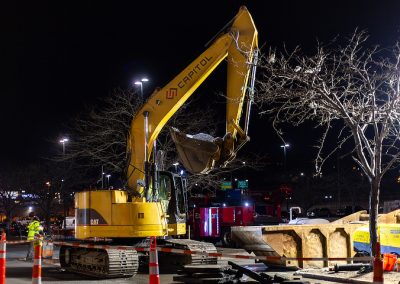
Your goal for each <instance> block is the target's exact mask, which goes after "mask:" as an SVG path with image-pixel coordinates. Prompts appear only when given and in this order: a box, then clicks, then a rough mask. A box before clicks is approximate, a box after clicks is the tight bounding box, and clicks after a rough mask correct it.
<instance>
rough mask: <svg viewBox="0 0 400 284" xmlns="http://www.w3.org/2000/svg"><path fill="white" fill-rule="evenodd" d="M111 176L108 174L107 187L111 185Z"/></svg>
mask: <svg viewBox="0 0 400 284" xmlns="http://www.w3.org/2000/svg"><path fill="white" fill-rule="evenodd" d="M110 177H111V175H110V174H108V175H106V178H107V187H110Z"/></svg>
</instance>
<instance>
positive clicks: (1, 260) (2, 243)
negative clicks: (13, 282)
mask: <svg viewBox="0 0 400 284" xmlns="http://www.w3.org/2000/svg"><path fill="white" fill-rule="evenodd" d="M5 283H6V233H4V232H3V233H1V240H0V284H5Z"/></svg>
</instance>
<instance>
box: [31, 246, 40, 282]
mask: <svg viewBox="0 0 400 284" xmlns="http://www.w3.org/2000/svg"><path fill="white" fill-rule="evenodd" d="M34 251H35V254H34V257H33V267H32V284H42V241H41V240H40V239H39V240H36V241H35V242H34Z"/></svg>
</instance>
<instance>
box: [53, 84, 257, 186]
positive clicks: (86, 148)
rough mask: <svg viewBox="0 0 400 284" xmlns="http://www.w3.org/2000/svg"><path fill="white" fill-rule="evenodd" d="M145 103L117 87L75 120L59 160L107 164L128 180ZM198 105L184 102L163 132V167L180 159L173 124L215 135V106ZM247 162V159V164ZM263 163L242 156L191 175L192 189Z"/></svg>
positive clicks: (160, 142)
mask: <svg viewBox="0 0 400 284" xmlns="http://www.w3.org/2000/svg"><path fill="white" fill-rule="evenodd" d="M142 103H143V102H142V101H141V100H140V96H138V95H137V94H136V93H135V92H132V91H130V90H121V89H118V90H116V91H115V92H114V93H113V94H112V95H111V96H109V97H107V98H106V99H104V100H103V101H101V103H100V104H99V105H97V106H95V107H94V108H93V109H92V110H91V111H90V112H88V115H86V116H83V117H80V118H78V119H76V120H74V121H73V123H72V125H71V135H72V139H70V141H69V144H68V151H66V152H65V155H62V156H61V155H60V157H58V160H59V161H62V160H75V161H77V163H79V164H81V165H86V166H89V167H97V168H99V169H100V168H101V167H102V166H104V167H106V168H107V170H111V171H113V172H114V173H116V174H119V175H120V176H121V178H122V179H124V178H125V170H126V165H127V163H128V162H129V157H127V155H126V145H127V144H126V142H127V139H128V132H129V129H130V124H131V121H132V119H133V118H134V116H135V115H136V113H137V112H138V111H139V109H140V106H141V105H142ZM196 106H197V101H196V100H195V99H194V100H193V99H192V100H191V101H190V102H187V103H186V104H185V105H183V106H182V107H181V108H180V110H179V111H178V112H177V113H176V114H175V115H174V116H173V117H172V118H171V119H170V121H169V122H168V124H167V126H166V127H164V129H163V130H162V131H161V133H160V134H159V136H158V139H157V150H158V152H159V153H158V155H159V156H161V157H162V158H161V159H158V162H159V164H160V167H159V168H160V169H164V170H167V169H169V168H172V164H173V163H174V162H176V161H178V157H177V152H176V149H175V146H174V142H173V140H172V139H171V136H170V132H169V127H171V126H173V127H175V128H178V129H179V130H181V131H182V132H184V133H188V134H195V133H200V132H204V133H208V134H210V135H213V136H215V133H216V132H217V128H218V124H217V123H215V122H214V121H215V114H214V113H213V111H212V109H209V108H208V109H207V110H204V109H203V108H198V107H196ZM211 122H212V123H211ZM223 122H224V123H225V121H223ZM243 161H246V163H245V165H244V164H243ZM261 165H262V159H261V158H260V157H251V159H245V158H238V159H237V161H236V162H234V163H232V164H231V165H229V166H228V167H227V168H224V169H222V168H218V169H215V170H214V171H213V172H212V173H210V174H208V175H189V183H188V185H189V190H190V189H191V187H192V186H194V185H195V184H197V185H198V186H199V185H202V186H207V187H214V188H217V187H219V184H220V182H221V180H222V176H223V175H224V174H226V172H227V171H231V170H234V169H239V168H243V167H244V166H246V167H252V168H259V167H260V166H261Z"/></svg>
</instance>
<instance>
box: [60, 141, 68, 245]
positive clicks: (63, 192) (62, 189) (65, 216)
mask: <svg viewBox="0 0 400 284" xmlns="http://www.w3.org/2000/svg"><path fill="white" fill-rule="evenodd" d="M68 141H69V139H68V138H65V137H64V138H62V139H61V140H60V143H61V144H62V147H63V148H62V149H63V158H65V143H67V142H68ZM63 182H64V179H62V180H61V186H60V194H61V198H62V201H63V211H64V212H63V213H64V222H63V229H64V230H63V232H64V237H65V235H66V230H67V221H66V220H67V206H66V203H65V202H66V200H65V190H64V187H63V185H64V184H63Z"/></svg>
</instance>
